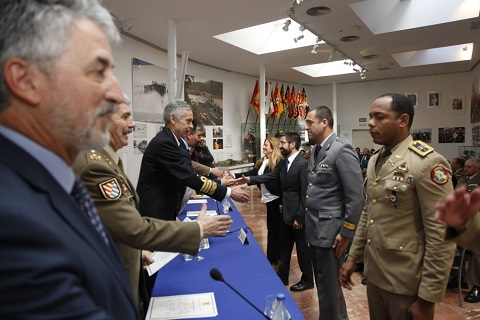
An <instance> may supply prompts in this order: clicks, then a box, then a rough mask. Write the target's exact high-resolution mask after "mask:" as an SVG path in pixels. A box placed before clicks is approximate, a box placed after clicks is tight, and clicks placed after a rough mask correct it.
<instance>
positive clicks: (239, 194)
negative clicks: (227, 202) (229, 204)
mask: <svg viewBox="0 0 480 320" xmlns="http://www.w3.org/2000/svg"><path fill="white" fill-rule="evenodd" d="M245 187H246V185H245V184H242V185H238V186H235V187H232V193H231V194H230V198H232V199H233V200H235V201H238V202H242V203H246V202H248V200H250V196H249V195H248V193H246V192H245V191H243V190H242V188H245Z"/></svg>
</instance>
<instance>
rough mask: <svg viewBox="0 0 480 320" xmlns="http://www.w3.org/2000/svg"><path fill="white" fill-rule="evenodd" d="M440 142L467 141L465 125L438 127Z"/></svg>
mask: <svg viewBox="0 0 480 320" xmlns="http://www.w3.org/2000/svg"><path fill="white" fill-rule="evenodd" d="M438 142H439V143H465V127H448V128H438Z"/></svg>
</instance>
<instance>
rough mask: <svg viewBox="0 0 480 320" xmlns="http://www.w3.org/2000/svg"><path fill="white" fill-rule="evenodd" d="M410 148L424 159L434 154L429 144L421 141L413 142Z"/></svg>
mask: <svg viewBox="0 0 480 320" xmlns="http://www.w3.org/2000/svg"><path fill="white" fill-rule="evenodd" d="M409 148H410V149H412V150H413V151H415V152H416V153H418V154H419V155H421V156H422V157H425V156H426V155H427V154H429V153H430V152H433V150H434V149H433V148H432V147H430V146H429V145H428V144H426V143H425V142H423V141H421V140H415V141H412V142H411V143H410V146H409Z"/></svg>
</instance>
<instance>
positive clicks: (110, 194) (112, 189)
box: [98, 178, 122, 200]
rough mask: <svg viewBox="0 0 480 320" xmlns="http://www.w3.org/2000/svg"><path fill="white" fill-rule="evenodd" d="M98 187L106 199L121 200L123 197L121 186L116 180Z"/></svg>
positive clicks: (108, 181)
mask: <svg viewBox="0 0 480 320" xmlns="http://www.w3.org/2000/svg"><path fill="white" fill-rule="evenodd" d="M98 187H99V188H100V191H102V194H103V196H104V197H105V199H109V200H115V199H118V198H120V196H121V195H122V190H121V189H120V184H119V183H118V181H117V179H115V178H112V179H110V180H107V181H105V182H102V183H100V184H99V185H98Z"/></svg>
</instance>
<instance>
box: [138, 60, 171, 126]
mask: <svg viewBox="0 0 480 320" xmlns="http://www.w3.org/2000/svg"><path fill="white" fill-rule="evenodd" d="M132 69H133V70H132V111H133V117H134V119H135V121H144V122H155V123H163V122H164V121H163V118H162V117H163V109H164V108H165V106H166V104H167V103H168V92H167V82H168V70H167V69H165V68H161V67H159V66H156V65H154V64H152V63H150V62H146V61H143V60H140V59H137V58H133V62H132Z"/></svg>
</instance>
